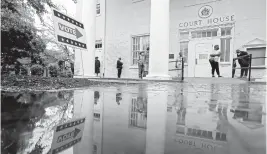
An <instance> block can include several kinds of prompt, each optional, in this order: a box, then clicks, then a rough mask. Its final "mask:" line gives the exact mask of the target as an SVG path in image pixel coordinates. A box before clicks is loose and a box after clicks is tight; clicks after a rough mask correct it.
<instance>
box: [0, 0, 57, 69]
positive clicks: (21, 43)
mask: <svg viewBox="0 0 267 154" xmlns="http://www.w3.org/2000/svg"><path fill="white" fill-rule="evenodd" d="M46 6H49V7H55V5H54V4H53V3H52V1H51V0H2V1H1V34H2V38H3V39H2V45H1V51H2V53H1V64H2V65H12V64H14V63H15V62H16V61H18V59H20V58H25V57H31V59H35V58H36V57H38V55H39V53H41V52H44V50H45V48H46V44H45V42H44V41H43V40H42V38H41V37H40V36H39V35H38V34H37V29H36V27H35V26H34V16H35V15H38V16H39V17H40V19H41V21H42V15H43V14H44V13H46V12H47V11H46Z"/></svg>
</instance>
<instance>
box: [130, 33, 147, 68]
mask: <svg viewBox="0 0 267 154" xmlns="http://www.w3.org/2000/svg"><path fill="white" fill-rule="evenodd" d="M148 47H149V35H143V36H134V37H132V58H133V60H132V64H133V65H136V64H137V60H138V59H139V53H140V52H141V51H146V50H147V48H148Z"/></svg>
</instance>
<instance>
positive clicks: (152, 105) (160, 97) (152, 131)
mask: <svg viewBox="0 0 267 154" xmlns="http://www.w3.org/2000/svg"><path fill="white" fill-rule="evenodd" d="M161 90H163V91H158V92H149V93H148V105H147V131H146V154H162V153H164V151H165V138H166V118H167V101H168V92H167V91H164V89H161Z"/></svg>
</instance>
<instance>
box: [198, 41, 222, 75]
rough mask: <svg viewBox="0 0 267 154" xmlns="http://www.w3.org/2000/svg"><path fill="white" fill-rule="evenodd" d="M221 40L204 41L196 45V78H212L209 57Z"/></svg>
mask: <svg viewBox="0 0 267 154" xmlns="http://www.w3.org/2000/svg"><path fill="white" fill-rule="evenodd" d="M214 45H220V39H212V40H202V41H199V42H197V43H196V44H195V77H211V66H210V63H209V57H210V54H211V52H212V50H213V47H214Z"/></svg>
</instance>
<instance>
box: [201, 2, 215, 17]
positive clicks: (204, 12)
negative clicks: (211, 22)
mask: <svg viewBox="0 0 267 154" xmlns="http://www.w3.org/2000/svg"><path fill="white" fill-rule="evenodd" d="M212 13H213V8H212V7H211V6H209V5H205V6H202V7H201V8H200V9H199V10H198V16H199V17H200V18H208V17H210V16H211V15H212Z"/></svg>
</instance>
